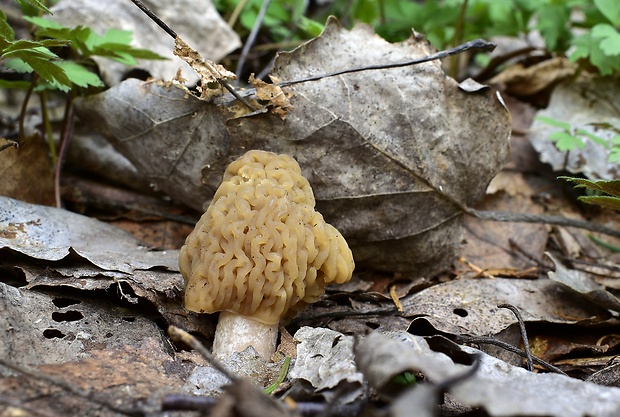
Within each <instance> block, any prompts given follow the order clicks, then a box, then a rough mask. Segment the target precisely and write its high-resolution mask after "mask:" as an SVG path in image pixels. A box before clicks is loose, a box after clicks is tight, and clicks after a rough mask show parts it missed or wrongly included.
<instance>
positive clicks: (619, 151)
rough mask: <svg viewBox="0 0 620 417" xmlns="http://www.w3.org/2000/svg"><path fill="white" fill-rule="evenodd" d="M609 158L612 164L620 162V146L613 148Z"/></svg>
mask: <svg viewBox="0 0 620 417" xmlns="http://www.w3.org/2000/svg"><path fill="white" fill-rule="evenodd" d="M607 160H608V161H609V162H610V163H612V164H620V146H614V147H612V148H611V150H610V151H609V157H608V158H607Z"/></svg>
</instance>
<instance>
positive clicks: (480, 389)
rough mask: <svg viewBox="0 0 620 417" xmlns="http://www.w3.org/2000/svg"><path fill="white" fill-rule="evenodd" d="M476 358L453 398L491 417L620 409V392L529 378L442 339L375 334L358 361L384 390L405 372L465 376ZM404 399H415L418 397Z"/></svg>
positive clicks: (362, 345)
mask: <svg viewBox="0 0 620 417" xmlns="http://www.w3.org/2000/svg"><path fill="white" fill-rule="evenodd" d="M434 347H435V348H434ZM439 347H441V349H439ZM474 354H475V355H477V356H478V360H479V361H480V367H479V369H478V370H477V371H476V372H475V373H474V374H473V375H472V376H471V377H469V378H466V379H464V380H463V381H462V382H460V383H458V384H455V385H454V386H453V387H450V388H449V392H450V394H451V395H452V396H453V397H454V398H455V399H456V400H458V401H459V402H461V403H462V404H465V405H469V406H472V407H477V408H482V409H484V410H486V412H487V413H488V415H490V416H526V415H527V416H535V415H536V416H543V415H544V416H554V417H555V416H557V417H583V416H601V417H612V416H616V415H617V414H618V409H620V389H617V388H609V387H603V386H600V385H595V384H592V383H589V382H584V381H580V380H578V379H575V378H570V377H567V376H564V375H559V374H536V373H533V372H529V371H527V370H525V369H523V368H517V367H515V366H511V365H509V364H507V363H505V362H503V361H501V360H499V359H496V358H494V357H492V356H489V355H487V354H485V353H483V352H481V351H479V350H477V349H474V348H471V347H467V346H458V345H456V344H454V343H452V342H450V341H448V340H446V339H443V338H440V337H437V336H435V337H432V338H423V337H419V336H414V335H411V334H409V333H406V332H396V333H394V334H392V335H390V336H387V335H383V334H380V333H376V332H375V333H372V334H370V335H369V336H367V337H365V338H364V339H362V340H361V341H360V342H359V343H358V344H357V345H356V349H355V357H356V358H355V360H356V363H357V365H358V367H359V369H360V371H361V372H362V373H364V375H365V377H366V378H367V379H368V380H369V382H370V384H371V385H372V386H374V387H375V388H377V389H380V388H381V387H383V386H384V385H385V384H387V382H388V381H390V379H391V378H392V377H394V376H396V375H398V374H400V373H401V372H403V371H420V372H422V373H423V374H424V376H425V377H426V379H427V380H428V381H430V382H432V383H434V384H437V383H441V382H443V381H445V380H447V379H448V378H451V377H455V376H457V375H463V374H464V373H465V372H467V371H468V370H469V369H470V367H471V363H472V362H473V355H474ZM416 389H417V388H416V387H415V386H414V387H413V390H416ZM403 395H404V396H407V395H414V396H415V392H414V391H408V392H405V393H404V394H403ZM401 401H402V397H401ZM401 401H399V403H400V402H401ZM397 404H398V403H397ZM411 406H412V407H413V404H411ZM422 406H424V404H422ZM393 411H395V410H393ZM391 415H393V416H402V415H404V414H398V413H392V414H391Z"/></svg>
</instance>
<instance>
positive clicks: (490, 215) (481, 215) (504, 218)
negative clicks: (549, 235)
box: [461, 206, 620, 237]
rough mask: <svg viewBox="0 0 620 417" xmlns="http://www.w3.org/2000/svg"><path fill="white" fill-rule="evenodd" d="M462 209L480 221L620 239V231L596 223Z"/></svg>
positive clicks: (560, 217)
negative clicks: (550, 226) (542, 226)
mask: <svg viewBox="0 0 620 417" xmlns="http://www.w3.org/2000/svg"><path fill="white" fill-rule="evenodd" d="M461 208H462V209H463V211H464V212H465V213H467V214H469V215H470V216H473V217H476V218H478V219H480V220H493V221H496V222H515V223H542V224H553V225H556V226H566V227H576V228H578V229H585V230H590V231H592V232H597V233H603V234H606V235H609V236H614V237H620V230H615V229H611V228H609V227H605V226H603V225H600V224H596V223H591V222H588V221H585V220H575V219H569V218H566V217H562V216H545V215H538V214H530V213H514V212H504V211H482V210H476V209H473V208H470V207H462V206H461Z"/></svg>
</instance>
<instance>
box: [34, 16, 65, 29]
mask: <svg viewBox="0 0 620 417" xmlns="http://www.w3.org/2000/svg"><path fill="white" fill-rule="evenodd" d="M24 20H25V21H27V22H30V23H32V24H33V25H35V26H38V27H40V28H43V29H68V28H66V27H64V26H63V25H61V24H60V23H58V22H54V21H53V20H50V19H45V18H43V17H38V16H24Z"/></svg>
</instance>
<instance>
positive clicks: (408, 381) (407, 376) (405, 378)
mask: <svg viewBox="0 0 620 417" xmlns="http://www.w3.org/2000/svg"><path fill="white" fill-rule="evenodd" d="M391 382H393V383H394V384H397V385H413V384H415V383H417V379H416V377H415V375H414V374H413V372H411V371H405V372H402V373H400V374H398V375H396V376H394V377H392V379H391Z"/></svg>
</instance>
